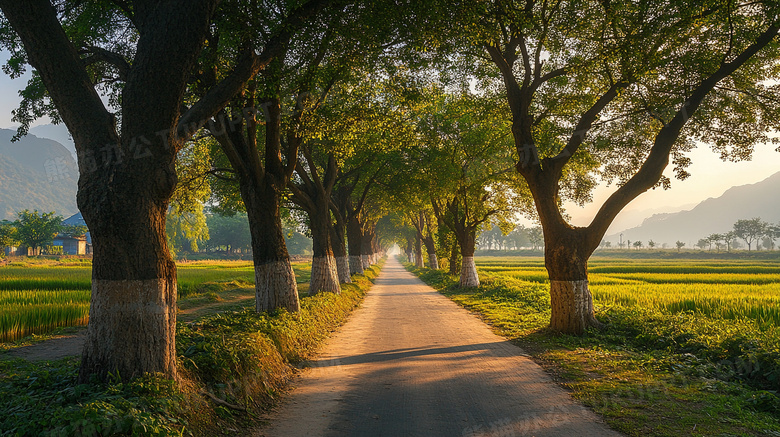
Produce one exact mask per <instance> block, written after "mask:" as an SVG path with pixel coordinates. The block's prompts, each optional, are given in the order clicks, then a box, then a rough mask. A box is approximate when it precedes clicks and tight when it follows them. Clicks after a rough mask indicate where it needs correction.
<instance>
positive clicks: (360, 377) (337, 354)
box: [256, 259, 620, 437]
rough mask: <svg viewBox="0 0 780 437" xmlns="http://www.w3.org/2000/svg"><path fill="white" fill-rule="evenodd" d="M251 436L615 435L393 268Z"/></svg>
mask: <svg viewBox="0 0 780 437" xmlns="http://www.w3.org/2000/svg"><path fill="white" fill-rule="evenodd" d="M313 366H314V367H313V368H312V369H310V370H307V371H305V372H303V374H302V375H301V377H299V378H298V379H297V380H296V381H295V382H294V386H295V387H296V388H295V389H294V390H293V391H292V392H291V393H290V394H289V395H288V396H287V398H286V399H285V400H284V401H283V402H282V403H281V405H280V406H279V407H278V408H277V409H276V411H275V412H274V413H273V414H272V417H271V421H270V424H269V426H267V427H264V428H262V429H260V430H258V431H257V433H256V436H258V437H259V436H267V437H277V436H278V437H295V436H307V437H318V436H333V437H336V436H339V437H341V436H361V437H362V436H366V437H375V436H425V437H434V436H446V437H453V436H486V437H487V436H490V437H499V436H501V437H504V436H536V437H542V436H566V437H569V436H572V437H574V436H578V437H579V436H619V435H620V434H618V433H616V432H614V431H611V430H609V429H608V428H607V427H606V426H605V425H603V424H602V423H601V422H600V420H599V419H598V418H597V417H596V415H594V414H593V413H592V412H590V411H589V410H587V409H586V408H584V407H583V406H581V405H579V404H577V403H576V402H574V401H573V400H572V399H571V396H569V394H568V393H567V392H566V391H565V390H563V389H562V388H561V387H559V386H557V385H556V384H555V383H553V382H552V381H551V380H550V378H549V376H547V374H546V373H544V371H543V370H542V369H541V368H540V367H539V366H537V365H536V364H535V363H534V362H533V361H531V360H530V359H529V358H528V357H527V356H526V355H525V354H524V352H523V351H522V349H520V348H518V347H516V346H514V345H512V344H510V343H509V342H507V341H506V340H505V339H503V338H501V337H498V336H497V335H495V334H493V332H491V330H490V329H489V328H488V327H487V326H486V325H485V324H484V323H483V322H482V321H480V320H479V319H478V318H477V317H475V316H473V315H471V314H470V313H469V312H468V311H466V310H464V309H462V308H460V307H458V306H457V305H456V304H455V303H453V302H452V301H450V300H449V299H447V298H445V297H444V296H442V295H440V294H439V293H437V292H436V291H435V290H433V289H432V288H430V287H428V286H426V285H424V284H423V283H422V282H420V281H419V280H418V279H417V278H416V277H414V276H413V275H412V274H410V273H408V272H407V271H406V270H404V269H403V267H402V266H401V265H400V264H399V263H398V262H397V261H396V260H395V259H390V260H389V261H388V262H387V264H386V265H385V267H384V269H383V271H382V274H381V276H380V277H379V278H378V280H377V283H376V285H375V286H374V287H373V288H372V290H371V292H370V293H369V294H368V296H367V297H366V299H365V301H364V303H363V305H362V307H361V308H359V309H357V310H356V311H355V313H354V314H353V315H352V316H351V318H350V320H349V322H348V323H347V324H346V325H344V327H343V328H342V329H341V330H340V331H339V332H338V333H337V334H336V335H334V337H333V338H331V340H330V341H329V343H328V345H327V346H326V349H325V351H324V352H323V353H322V354H321V356H320V357H319V359H318V360H317V361H315V362H314V363H313Z"/></svg>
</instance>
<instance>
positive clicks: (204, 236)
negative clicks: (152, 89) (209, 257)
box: [166, 212, 311, 256]
mask: <svg viewBox="0 0 780 437" xmlns="http://www.w3.org/2000/svg"><path fill="white" fill-rule="evenodd" d="M166 229H167V234H168V247H169V248H170V250H171V252H172V253H173V255H174V256H187V255H190V254H197V253H201V252H203V253H205V252H223V253H227V254H231V253H248V254H251V253H252V235H251V233H250V231H249V223H248V222H247V217H246V213H241V212H237V213H235V214H233V215H223V214H217V213H208V212H205V213H204V217H203V218H201V217H199V216H196V215H190V214H186V215H171V214H169V216H168V221H167V223H166ZM301 231H304V232H305V230H303V229H300V226H299V225H298V224H297V223H284V238H285V244H286V246H287V249H288V251H289V252H290V254H292V255H311V239H310V238H308V237H306V235H304V234H303V233H301Z"/></svg>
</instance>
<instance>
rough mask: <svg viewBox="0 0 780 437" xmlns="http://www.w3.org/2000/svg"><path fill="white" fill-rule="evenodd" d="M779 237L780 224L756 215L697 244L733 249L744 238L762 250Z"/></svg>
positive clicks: (624, 244)
mask: <svg viewBox="0 0 780 437" xmlns="http://www.w3.org/2000/svg"><path fill="white" fill-rule="evenodd" d="M778 238H780V224H772V223H768V222H765V221H763V220H761V218H760V217H755V218H752V219H743V220H737V222H736V223H734V226H733V227H732V229H731V230H730V231H728V232H724V233H720V234H718V233H714V234H710V235H709V236H707V237H706V238H701V239H699V241H698V242H696V245H695V246H696V247H697V248H699V249H702V250H704V249H707V250H712V249H713V248H714V249H715V250H717V251H720V250H723V249H725V250H726V251H731V250H732V249H739V248H741V247H743V246H742V243H741V242H740V240H742V241H743V242H744V243H745V245H746V246H747V248H748V251H750V250H753V248H755V250H760V249H761V248H762V247H763V248H764V249H766V250H774V249H775V240H777V239H778ZM655 246H656V243H655V242H654V241H653V240H649V241H648V242H647V247H648V248H650V249H653V248H655ZM666 246H667V245H666V243H664V244H662V246H661V247H663V248H666ZM600 247H601V248H602V249H609V248H611V247H612V242H611V241H606V240H602V241H601V245H600ZM617 247H618V248H619V249H625V248H628V249H630V248H631V247H633V248H634V249H642V248H643V247H645V245H644V243H643V242H642V241H633V242H632V241H631V240H626V241H623V240H622V239H621V241H620V242H618V243H617ZM675 247H676V248H677V251H678V252H679V251H680V249H682V248H683V247H685V242H683V241H679V240H678V241H676V242H675Z"/></svg>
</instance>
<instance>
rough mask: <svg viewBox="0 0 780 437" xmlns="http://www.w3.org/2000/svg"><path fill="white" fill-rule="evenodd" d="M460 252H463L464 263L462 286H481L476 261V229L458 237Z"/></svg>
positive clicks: (461, 273) (461, 275)
mask: <svg viewBox="0 0 780 437" xmlns="http://www.w3.org/2000/svg"><path fill="white" fill-rule="evenodd" d="M458 243H459V244H460V252H461V254H463V263H462V265H461V269H460V281H459V282H458V285H460V286H461V287H479V275H478V274H477V265H476V264H475V263H474V248H475V246H476V238H475V232H474V231H467V232H465V235H463V236H462V237H461V238H458Z"/></svg>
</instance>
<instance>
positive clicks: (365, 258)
mask: <svg viewBox="0 0 780 437" xmlns="http://www.w3.org/2000/svg"><path fill="white" fill-rule="evenodd" d="M360 259H361V260H362V261H363V270H365V269H368V268H371V259H370V258H369V257H368V255H360Z"/></svg>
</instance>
